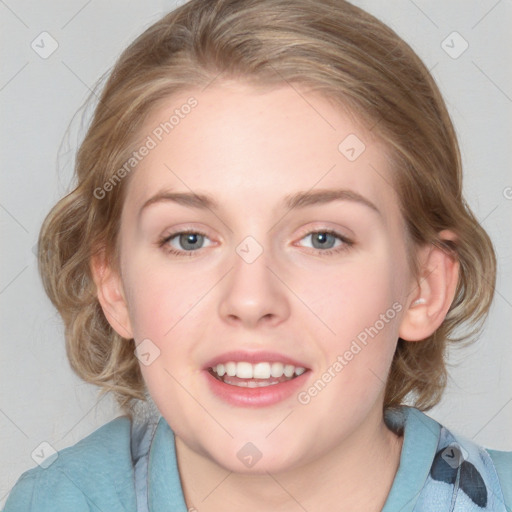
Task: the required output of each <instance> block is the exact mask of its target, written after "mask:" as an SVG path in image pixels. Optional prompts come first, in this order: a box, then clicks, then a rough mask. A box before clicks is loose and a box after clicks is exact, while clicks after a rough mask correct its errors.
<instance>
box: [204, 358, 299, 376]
mask: <svg viewBox="0 0 512 512" xmlns="http://www.w3.org/2000/svg"><path fill="white" fill-rule="evenodd" d="M212 370H213V371H214V372H215V373H216V374H217V375H218V376H219V377H222V376H223V375H225V374H226V375H228V376H229V377H238V378H240V379H269V378H270V377H274V378H279V377H282V376H283V375H284V376H285V377H293V375H294V374H295V375H302V374H303V373H304V372H305V371H306V369H305V368H302V367H300V366H293V365H292V364H283V363H256V364H251V363H247V362H245V361H240V362H238V363H235V362H233V361H229V362H228V363H225V364H218V365H216V366H214V367H213V368H212Z"/></svg>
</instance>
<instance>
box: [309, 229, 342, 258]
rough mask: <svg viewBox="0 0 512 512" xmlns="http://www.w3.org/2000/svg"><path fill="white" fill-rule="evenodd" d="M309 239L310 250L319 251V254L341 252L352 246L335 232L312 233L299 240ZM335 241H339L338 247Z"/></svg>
mask: <svg viewBox="0 0 512 512" xmlns="http://www.w3.org/2000/svg"><path fill="white" fill-rule="evenodd" d="M310 237H311V243H312V249H318V250H321V252H327V253H329V252H331V250H332V252H336V251H337V250H343V249H344V248H347V247H349V246H351V245H352V242H351V241H350V240H348V239H347V238H345V237H344V236H343V235H341V234H339V233H336V232H335V231H313V232H311V233H308V234H307V235H306V236H305V237H303V238H302V239H301V240H305V239H307V238H310ZM336 240H338V241H339V243H338V245H335V244H336Z"/></svg>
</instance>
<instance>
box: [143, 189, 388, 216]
mask: <svg viewBox="0 0 512 512" xmlns="http://www.w3.org/2000/svg"><path fill="white" fill-rule="evenodd" d="M333 201H352V202H355V203H359V204H362V205H364V206H367V207H368V208H370V209H371V210H373V211H375V212H376V213H377V214H379V215H381V212H380V211H379V209H378V208H377V207H376V206H375V205H374V204H373V203H372V202H371V201H370V200H368V199H366V198H365V197H364V196H362V195H361V194H359V193H357V192H355V191H353V190H347V189H334V190H331V189H322V190H311V191H300V192H296V193H294V194H291V195H288V196H285V197H284V200H283V206H284V207H285V208H287V209H288V210H295V209H299V208H306V207H308V206H315V205H322V204H327V203H331V202H333ZM165 202H172V203H177V204H180V205H183V206H187V207H189V208H197V209H200V210H219V208H220V204H219V203H218V201H217V200H216V199H214V198H213V197H212V196H210V195H207V194H195V193H193V192H171V191H168V190H162V191H160V192H158V193H157V194H155V195H154V196H152V197H150V198H149V199H148V200H147V201H146V202H145V203H144V204H143V205H142V207H141V209H140V211H139V216H140V215H141V214H142V212H143V211H144V210H145V209H146V208H147V207H148V206H151V205H153V204H156V203H165Z"/></svg>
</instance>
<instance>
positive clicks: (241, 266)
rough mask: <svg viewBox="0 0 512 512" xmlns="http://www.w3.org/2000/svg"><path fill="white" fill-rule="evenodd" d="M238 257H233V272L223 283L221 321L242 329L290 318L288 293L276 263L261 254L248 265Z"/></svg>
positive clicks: (220, 304)
mask: <svg viewBox="0 0 512 512" xmlns="http://www.w3.org/2000/svg"><path fill="white" fill-rule="evenodd" d="M240 254H242V255H243V253H242V252H240V253H237V254H235V255H234V259H233V268H232V269H231V271H230V272H229V274H228V275H227V276H226V278H225V279H223V289H222V296H221V300H220V303H219V315H220V316H221V318H222V319H223V320H224V321H225V322H228V323H230V324H233V325H236V324H240V325H243V326H245V327H246V328H256V327H258V326H259V325H267V326H276V325H278V324H280V323H281V322H283V321H285V320H286V319H287V318H288V316H289V314H290V303H289V293H287V291H288V289H287V287H286V285H285V284H284V282H285V279H283V277H284V276H283V277H281V276H280V275H279V274H280V272H279V268H278V266H277V265H276V263H275V262H273V261H271V258H270V255H269V254H268V253H267V251H265V250H263V252H262V253H261V254H260V255H259V256H258V257H257V258H256V259H255V260H254V261H252V262H251V258H246V257H244V256H240Z"/></svg>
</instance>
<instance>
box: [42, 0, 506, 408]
mask: <svg viewBox="0 0 512 512" xmlns="http://www.w3.org/2000/svg"><path fill="white" fill-rule="evenodd" d="M223 78H224V79H230V80H238V81H242V82H244V83H247V84H250V85H253V86H255V87H263V88H268V89H269V90H270V89H272V88H276V87H281V86H283V85H289V86H292V87H297V88H303V89H307V90H310V91H313V92H314V93H316V94H318V95H321V96H322V97H324V98H326V99H328V100H329V101H331V102H332V103H333V104H335V105H337V106H338V107H340V108H341V109H343V110H344V111H345V112H349V113H351V114H352V115H353V116H354V118H355V119H356V120H358V121H359V122H362V123H363V124H364V126H365V127H366V129H367V130H369V131H370V132H371V133H372V134H373V135H374V136H375V137H377V138H378V139H379V140H381V141H383V142H384V143H385V144H386V146H387V147H388V148H390V151H389V152H390V155H391V161H392V162H391V163H392V170H393V174H394V183H393V185H394V187H395V188H396V190H397V192H398V195H399V197H400V201H401V211H402V214H403V216H404V219H405V222H406V226H407V236H408V239H409V242H410V245H411V247H412V248H413V250H412V251H411V254H412V255H411V264H412V268H413V269H416V270H417V268H416V267H415V258H414V254H415V251H414V248H415V247H418V246H422V245H425V244H434V245H437V246H440V247H442V248H443V249H444V250H446V251H449V252H450V254H451V255H452V256H453V257H454V258H457V259H458V261H459V263H460V276H459V281H458V285H457V290H456V295H455V298H454V300H453V303H452V305H451V308H450V310H449V312H448V314H447V316H446V319H445V320H444V322H443V323H442V325H441V326H440V327H439V328H438V329H437V330H436V332H435V333H434V334H433V335H432V336H430V337H429V338H427V339H425V340H423V341H421V342H414V343H411V342H407V341H404V340H402V339H399V340H398V345H397V349H396V353H395V355H394V359H393V362H392V365H391V368H390V372H389V377H388V381H387V388H386V394H385V401H384V406H385V407H389V406H396V405H399V404H402V403H404V402H405V401H406V400H408V401H409V402H410V403H412V404H413V405H415V406H416V407H418V408H420V409H422V410H428V409H429V408H431V407H433V406H434V405H435V404H436V403H438V402H439V400H440V398H441V395H442V392H443V390H444V388H445V385H446V376H447V371H446V360H445V358H446V349H447V346H448V344H449V343H456V342H457V343H458V344H460V343H462V344H464V343H465V341H467V340H470V339H473V337H474V336H473V335H475V334H476V333H477V332H478V331H479V329H480V327H481V325H482V321H483V320H484V319H485V317H486V315H487V312H488V310H489V307H490V303H491V300H492V296H493V290H494V283H495V267H496V262H495V255H494V251H493V247H492V244H491V241H490V239H489V237H488V235H487V234H486V233H485V231H484V230H483V229H482V227H481V226H480V225H479V223H478V222H477V220H476V219H475V217H474V215H473V214H472V213H471V211H470V209H469V207H468V205H467V204H466V202H465V201H464V199H463V197H462V182H461V180H462V170H461V158H460V153H459V147H458V143H457V139H456V135H455V131H454V128H453V126H452V122H451V120H450V117H449V115H448V112H447V109H446V106H445V104H444V101H443V99H442V97H441V94H440V92H439V89H438V87H437V86H436V84H435V82H434V80H433V78H432V76H431V75H430V73H429V71H428V70H427V69H426V67H425V66H424V64H423V63H422V62H421V60H420V59H419V57H418V56H417V55H416V54H415V53H414V51H413V50H412V49H411V48H410V47H409V46H408V45H407V44H406V43H405V42H404V41H403V40H402V39H401V38H400V37H399V36H398V35H397V34H396V33H395V32H393V31H392V30H391V29H390V28H389V27H387V26H386V25H384V24H383V23H382V22H380V21H379V20H377V19H376V18H374V17H373V16H371V15H370V14H368V13H366V12H364V11H362V10H361V9H359V8H357V7H355V6H353V5H351V4H349V3H348V2H345V1H343V0H191V1H190V2H188V3H187V4H185V5H183V6H181V7H179V8H178V9H176V10H175V11H172V12H170V13H169V14H167V15H166V16H164V17H163V18H162V19H161V20H160V21H158V22H157V23H155V24H154V25H152V26H151V27H149V28H148V29H147V30H146V31H145V32H144V33H143V34H142V35H140V36H139V37H138V38H137V39H136V40H135V41H134V42H133V43H132V44H131V45H130V46H129V47H128V48H127V49H126V50H125V51H124V52H123V53H122V55H121V56H120V57H119V59H118V61H117V63H116V64H115V66H114V68H113V70H112V72H111V73H110V76H109V79H108V81H107V82H106V84H105V86H104V88H103V90H102V93H101V96H100V98H99V101H98V103H97V106H96V109H95V112H94V116H93V119H92V122H91V124H90V126H89V129H88V131H87V133H86V135H85V138H84V140H83V142H82V144H81V146H80V148H79V150H78V153H77V158H76V169H75V173H76V188H75V189H74V190H73V191H72V192H71V193H69V194H68V195H67V196H66V197H64V198H63V199H62V200H60V201H59V202H58V203H57V204H56V206H55V207H54V208H53V209H52V210H51V212H50V213H49V214H48V216H47V218H46V220H45V221H44V224H43V226H42V229H41V233H40V238H39V265H40V272H41V275H42V279H43V283H44V286H45V289H46V292H47V294H48V296H49V297H50V299H51V300H52V302H53V304H54V305H55V306H56V307H57V309H58V311H59V312H60V314H61V315H62V318H63V320H64V324H65V329H66V347H67V354H68V357H69V360H70V363H71V366H72V368H73V369H74V370H75V371H76V373H77V374H78V375H79V376H80V377H82V378H83V379H84V380H86V381H88V382H91V383H94V384H97V385H99V386H100V387H101V388H102V390H103V391H112V392H114V393H115V395H116V398H117V400H118V402H119V404H120V405H121V407H123V409H124V410H125V411H126V412H128V414H130V411H131V408H132V406H133V405H134V404H135V403H136V400H137V399H140V400H144V396H145V391H146V390H145V385H144V382H143V379H142V376H141V372H140V370H139V365H138V361H137V359H136V357H135V356H134V342H133V340H126V339H123V338H121V337H120V336H119V335H118V334H117V333H116V332H115V331H114V330H113V329H112V328H111V326H110V325H109V323H108V322H107V320H106V318H105V316H104V314H103V311H102V309H101V307H100V304H99V302H98V300H97V297H96V289H95V284H94V282H93V279H92V273H91V257H92V255H93V254H94V253H95V252H96V251H104V253H105V255H106V257H107V258H109V259H110V261H111V263H112V264H113V265H114V266H115V265H116V262H117V256H118V254H117V248H116V247H117V246H116V241H117V234H118V230H119V222H120V214H121V208H122V205H123V197H124V194H125V192H124V191H125V189H126V186H127V183H128V182H129V178H125V179H123V180H117V181H116V182H115V186H113V187H111V188H112V190H110V191H109V192H108V193H107V194H103V193H102V194H99V193H98V190H101V189H102V187H104V184H105V183H107V182H110V183H113V181H112V180H116V173H117V177H119V169H120V168H121V167H122V166H123V164H124V163H125V162H126V161H127V159H129V157H130V154H131V152H132V151H133V150H134V148H136V147H137V143H139V144H140V140H141V138H143V134H142V133H141V126H142V124H143V123H144V120H145V119H146V118H147V116H148V115H149V114H150V113H151V112H153V111H154V110H155V109H156V108H158V105H159V104H160V103H161V101H162V100H164V99H166V98H168V97H169V96H170V95H173V94H176V93H177V92H183V91H185V92H186V91H187V90H190V89H192V88H197V87H206V86H207V85H209V84H210V83H212V82H213V81H214V80H221V79H223ZM100 196H101V197H100ZM103 196H104V197H103ZM445 229H448V230H451V231H453V232H454V233H455V234H456V235H457V240H456V242H453V243H451V244H450V245H448V244H447V242H445V241H443V240H440V238H439V233H440V232H441V231H442V230H445ZM134 400H135V401H134Z"/></svg>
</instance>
